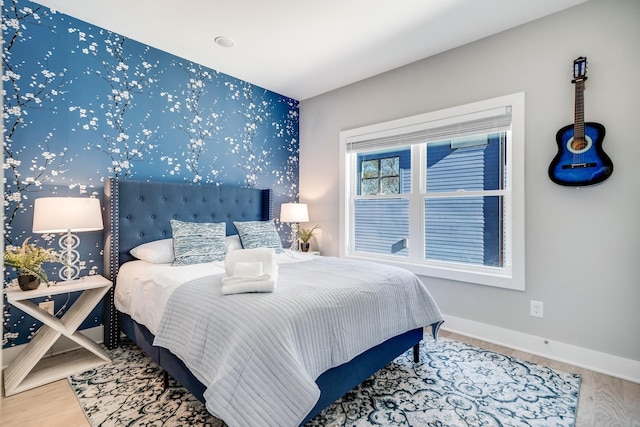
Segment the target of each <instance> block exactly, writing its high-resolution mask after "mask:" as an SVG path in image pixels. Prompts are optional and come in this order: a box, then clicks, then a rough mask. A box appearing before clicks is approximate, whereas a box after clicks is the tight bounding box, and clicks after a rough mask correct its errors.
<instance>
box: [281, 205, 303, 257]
mask: <svg viewBox="0 0 640 427" xmlns="http://www.w3.org/2000/svg"><path fill="white" fill-rule="evenodd" d="M280 222H288V223H291V237H290V238H289V239H290V240H291V250H295V251H297V250H300V243H299V240H298V234H297V231H298V227H299V226H300V223H301V222H309V210H308V209H307V205H306V203H283V204H282V205H281V206H280Z"/></svg>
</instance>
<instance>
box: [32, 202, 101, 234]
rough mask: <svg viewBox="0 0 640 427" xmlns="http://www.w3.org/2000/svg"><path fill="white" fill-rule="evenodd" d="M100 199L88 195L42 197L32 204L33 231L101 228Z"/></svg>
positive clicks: (62, 231)
mask: <svg viewBox="0 0 640 427" xmlns="http://www.w3.org/2000/svg"><path fill="white" fill-rule="evenodd" d="M102 228H103V226H102V213H101V211H100V200H99V199H96V198H89V197H42V198H39V199H36V200H35V203H34V205H33V232H34V233H66V232H67V231H75V232H78V231H96V230H102Z"/></svg>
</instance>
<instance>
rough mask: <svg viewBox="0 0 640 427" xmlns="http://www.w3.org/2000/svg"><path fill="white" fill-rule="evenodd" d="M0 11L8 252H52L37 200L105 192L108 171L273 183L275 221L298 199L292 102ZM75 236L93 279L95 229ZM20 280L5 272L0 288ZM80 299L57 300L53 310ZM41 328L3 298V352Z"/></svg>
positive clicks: (180, 62) (28, 11)
mask: <svg viewBox="0 0 640 427" xmlns="http://www.w3.org/2000/svg"><path fill="white" fill-rule="evenodd" d="M2 14H3V16H2V31H3V39H4V46H3V52H2V64H3V90H4V111H3V120H4V164H3V167H4V175H5V181H4V213H5V223H4V226H5V228H4V231H5V247H8V248H10V247H11V246H13V245H20V244H22V242H23V241H24V240H25V239H26V238H28V237H30V236H31V238H30V241H31V242H35V243H36V244H38V245H39V246H44V247H48V248H53V249H56V248H57V244H58V238H59V236H58V235H51V234H44V235H33V233H32V232H31V225H32V220H33V201H34V200H35V199H36V198H38V197H44V196H52V195H53V196H76V197H78V196H79V197H101V196H102V191H103V180H104V179H105V178H107V177H111V176H117V177H119V178H121V179H136V180H166V181H184V182H194V183H199V182H202V183H214V184H218V185H219V184H233V185H244V186H249V187H256V188H271V189H273V192H274V211H275V214H276V216H277V214H278V212H279V206H280V204H281V203H284V202H287V201H295V200H297V199H298V111H299V110H298V101H296V100H294V99H290V98H287V97H284V96H281V95H279V94H276V93H273V92H270V91H268V90H265V89H263V88H261V87H258V86H255V85H253V84H251V83H249V82H245V81H241V80H238V79H236V78H233V77H231V76H228V75H225V74H223V73H220V72H218V71H215V70H212V69H209V68H206V67H204V66H201V65H198V64H195V63H192V62H190V61H187V60H184V59H181V58H178V57H176V56H173V55H170V54H168V53H166V52H162V51H159V50H157V49H154V48H152V47H150V46H146V45H143V44H141V43H138V42H136V41H134V40H131V39H128V38H126V37H123V36H122V35H119V34H116V33H113V32H111V31H107V30H105V29H102V28H98V27H94V26H91V25H89V24H88V23H85V22H82V21H79V20H77V19H74V18H71V17H69V16H66V15H63V14H60V13H56V12H55V11H53V10H50V9H48V8H46V7H43V6H39V5H38V4H37V3H33V2H29V1H26V0H5V1H4V4H3V10H2ZM279 226H280V225H279ZM280 227H281V230H280V231H281V233H282V236H283V237H284V236H286V234H287V232H288V231H289V230H285V229H284V227H283V226H280ZM79 237H80V240H81V246H80V248H79V249H78V250H79V252H80V254H81V260H82V264H81V268H82V271H81V275H88V274H101V273H102V250H103V247H102V246H103V243H102V238H103V235H102V232H87V233H80V234H79ZM45 267H46V269H47V272H48V273H49V276H50V278H51V279H55V278H57V274H58V270H57V266H56V264H50V265H45ZM16 276H17V274H16V272H15V271H14V270H13V269H12V268H6V271H5V280H4V286H5V287H7V286H15V281H16ZM76 297H77V295H70V296H56V297H55V298H54V305H55V311H56V313H57V315H58V316H61V315H62V314H64V312H65V310H66V309H67V307H68V306H69V305H70V304H71V303H72V302H73V300H74V298H76ZM46 299H50V298H44V299H42V300H46ZM34 302H36V303H38V302H39V301H34ZM101 313H102V307H101V306H99V307H97V308H96V310H94V313H92V315H91V316H90V317H89V318H88V319H87V321H86V322H85V323H84V324H83V326H82V328H87V327H93V326H97V325H100V324H101V323H102V321H101V319H102V314H101ZM39 326H40V324H39V323H38V322H36V321H35V320H34V319H32V318H31V317H29V316H27V315H25V314H24V313H22V312H21V311H20V310H18V309H16V308H14V307H12V306H11V305H10V304H8V303H7V301H6V299H5V307H4V313H3V347H10V346H15V345H18V344H23V343H25V342H28V341H29V339H30V338H31V337H32V335H33V334H34V333H35V331H36V330H37V329H38V328H39Z"/></svg>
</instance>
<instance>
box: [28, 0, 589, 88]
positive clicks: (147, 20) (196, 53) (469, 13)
mask: <svg viewBox="0 0 640 427" xmlns="http://www.w3.org/2000/svg"><path fill="white" fill-rule="evenodd" d="M585 1H587V0H317V1H308V0H226V1H221V0H186V1H176V0H109V1H106V0H103V1H97V0H93V1H90V0H38V1H37V3H40V4H42V5H45V6H48V7H50V8H52V9H55V10H57V11H58V12H62V13H65V14H68V15H70V16H73V17H75V18H77V19H80V20H82V21H86V22H89V23H91V24H93V25H96V26H99V27H102V28H105V29H107V30H110V31H113V32H116V33H118V34H122V35H124V36H126V37H128V38H131V39H134V40H137V41H139V42H141V43H144V44H147V45H149V46H152V47H155V48H157V49H160V50H163V51H166V52H169V53H171V54H174V55H177V56H179V57H182V58H185V59H188V60H190V61H193V62H196V63H199V64H202V65H205V66H207V67H209V68H213V69H215V70H218V71H221V72H223V73H225V74H228V75H231V76H234V77H236V78H239V79H242V80H245V81H248V82H251V83H253V84H256V85H258V86H262V87H264V88H266V89H269V90H272V91H274V92H277V93H279V94H282V95H286V96H289V97H291V98H294V99H298V100H303V99H307V98H310V97H313V96H316V95H319V94H322V93H324V92H328V91H330V90H333V89H336V88H339V87H341V86H345V85H348V84H350V83H353V82H356V81H359V80H362V79H365V78H367V77H371V76H374V75H377V74H380V73H383V72H385V71H389V70H392V69H394V68H397V67H400V66H402V65H406V64H409V63H411V62H415V61H417V60H420V59H423V58H426V57H428V56H431V55H435V54H437V53H440V52H444V51H446V50H449V49H452V48H455V47H457V46H461V45H464V44H467V43H470V42H472V41H475V40H478V39H481V38H484V37H487V36H489V35H492V34H496V33H498V32H501V31H504V30H506V29H508V28H512V27H515V26H517V25H520V24H523V23H525V22H529V21H532V20H534V19H537V18H540V17H543V16H546V15H549V14H552V13H555V12H557V11H560V10H562V9H566V8H568V7H571V6H574V5H576V4H579V3H583V2H585ZM220 35H224V36H229V37H232V38H233V39H234V40H235V42H236V44H235V46H234V47H233V48H223V47H220V46H218V45H216V44H215V43H214V39H215V38H216V37H217V36H220Z"/></svg>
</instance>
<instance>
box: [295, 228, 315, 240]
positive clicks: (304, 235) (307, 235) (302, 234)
mask: <svg viewBox="0 0 640 427" xmlns="http://www.w3.org/2000/svg"><path fill="white" fill-rule="evenodd" d="M318 228H320V226H319V225H316V226H315V227H313V228H300V229H298V230H297V231H296V234H297V235H298V237H299V238H300V240H301V241H302V243H309V240H311V238H312V237H313V232H314V231H316V229H318Z"/></svg>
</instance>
